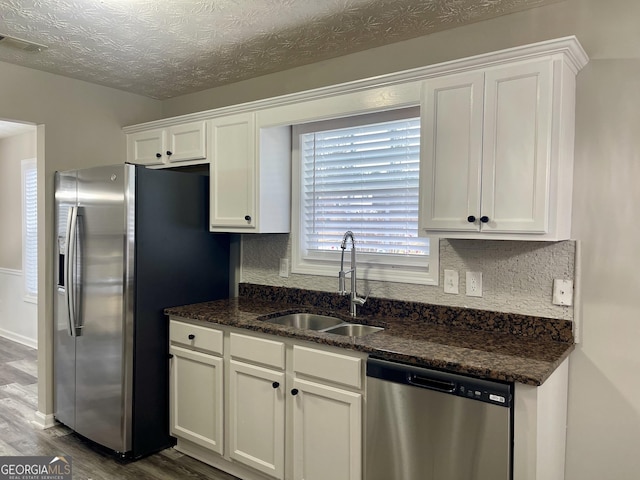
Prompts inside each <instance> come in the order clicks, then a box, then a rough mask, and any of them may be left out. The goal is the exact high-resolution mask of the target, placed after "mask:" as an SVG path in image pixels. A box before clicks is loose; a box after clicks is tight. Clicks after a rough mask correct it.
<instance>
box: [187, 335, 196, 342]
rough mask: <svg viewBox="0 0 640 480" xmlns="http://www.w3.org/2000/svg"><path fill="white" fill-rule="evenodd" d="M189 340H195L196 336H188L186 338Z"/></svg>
mask: <svg viewBox="0 0 640 480" xmlns="http://www.w3.org/2000/svg"><path fill="white" fill-rule="evenodd" d="M187 338H188V339H189V340H193V339H194V338H196V336H195V335H194V334H193V333H190V334H189V336H188V337H187Z"/></svg>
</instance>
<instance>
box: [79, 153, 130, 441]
mask: <svg viewBox="0 0 640 480" xmlns="http://www.w3.org/2000/svg"><path fill="white" fill-rule="evenodd" d="M129 167H130V166H128V165H127V166H125V165H117V166H111V167H100V168H92V169H86V170H79V171H78V172H77V191H78V220H77V238H78V243H77V255H76V261H77V262H78V266H77V270H78V271H79V274H78V285H77V286H76V294H77V297H78V315H77V320H76V321H77V332H78V335H77V337H76V413H75V428H74V429H75V430H76V431H77V432H78V433H79V434H81V435H83V436H85V437H87V438H89V439H91V440H93V441H95V442H97V443H99V444H101V445H104V446H105V447H108V448H110V449H112V450H115V451H116V452H126V451H128V450H130V428H131V425H130V423H131V422H130V421H128V419H129V417H130V413H129V411H130V404H131V402H130V398H129V397H130V394H131V392H130V386H129V385H128V381H129V380H130V370H131V345H132V338H131V337H132V333H131V330H132V329H131V326H130V325H129V328H127V321H126V319H127V316H126V312H125V307H126V302H125V288H126V287H125V277H126V274H127V270H126V268H125V262H126V260H127V255H126V240H127V219H126V202H125V196H126V195H125V194H126V189H125V185H126V183H127V174H126V171H127V168H129Z"/></svg>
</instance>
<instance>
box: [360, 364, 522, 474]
mask: <svg viewBox="0 0 640 480" xmlns="http://www.w3.org/2000/svg"><path fill="white" fill-rule="evenodd" d="M512 392H513V385H511V384H506V383H497V382H491V381H486V380H480V379H474V378H471V377H465V376H462V375H455V374H449V373H445V372H439V371H435V370H429V369H426V368H419V367H415V366H412V365H405V364H401V363H395V362H389V361H386V360H379V359H375V358H370V359H369V360H368V361H367V408H366V415H367V417H366V436H365V449H366V450H365V451H366V453H365V478H366V480H510V479H511V478H512V463H513V462H512V451H513V408H512V401H513V395H512Z"/></svg>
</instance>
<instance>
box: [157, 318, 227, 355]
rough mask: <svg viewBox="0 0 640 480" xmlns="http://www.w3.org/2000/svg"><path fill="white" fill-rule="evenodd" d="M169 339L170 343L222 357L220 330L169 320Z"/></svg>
mask: <svg viewBox="0 0 640 480" xmlns="http://www.w3.org/2000/svg"><path fill="white" fill-rule="evenodd" d="M169 339H170V340H171V343H179V344H181V345H186V346H189V347H192V348H197V349H199V350H206V351H208V352H211V353H217V354H218V355H222V332H221V331H220V330H216V329H213V328H208V327H201V326H199V325H192V324H191V323H184V322H176V321H175V320H171V321H170V322H169Z"/></svg>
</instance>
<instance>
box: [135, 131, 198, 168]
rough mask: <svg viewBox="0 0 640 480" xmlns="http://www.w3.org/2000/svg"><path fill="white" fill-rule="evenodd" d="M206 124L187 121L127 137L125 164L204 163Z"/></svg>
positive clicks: (157, 165) (164, 165)
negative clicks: (126, 162)
mask: <svg viewBox="0 0 640 480" xmlns="http://www.w3.org/2000/svg"><path fill="white" fill-rule="evenodd" d="M206 160H207V129H206V122H204V121H198V122H189V123H183V124H177V125H173V126H170V127H166V128H154V129H151V130H145V131H141V132H136V133H131V134H128V135H127V161H128V162H129V163H135V164H138V165H147V166H156V167H159V168H160V167H171V166H175V164H177V163H179V164H185V162H188V164H189V165H194V164H199V163H205V162H206Z"/></svg>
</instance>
